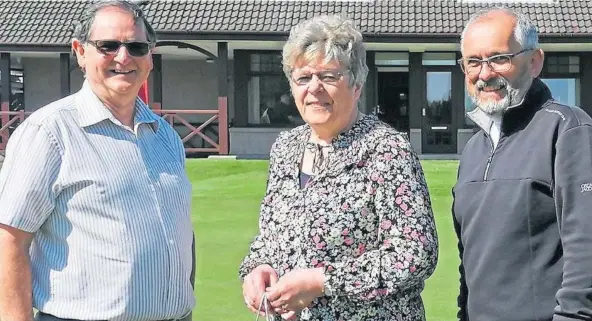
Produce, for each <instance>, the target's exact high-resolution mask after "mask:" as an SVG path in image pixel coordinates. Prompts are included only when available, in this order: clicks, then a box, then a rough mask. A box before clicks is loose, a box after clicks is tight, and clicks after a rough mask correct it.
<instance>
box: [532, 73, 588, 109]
mask: <svg viewBox="0 0 592 321" xmlns="http://www.w3.org/2000/svg"><path fill="white" fill-rule="evenodd" d="M541 80H542V81H543V82H544V83H545V84H546V85H547V86H548V87H549V89H550V90H551V94H552V95H553V98H555V100H557V101H559V102H560V103H563V104H566V105H570V106H579V105H580V81H579V79H577V78H546V79H545V78H544V79H541Z"/></svg>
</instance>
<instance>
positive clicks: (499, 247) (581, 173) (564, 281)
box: [453, 8, 592, 321]
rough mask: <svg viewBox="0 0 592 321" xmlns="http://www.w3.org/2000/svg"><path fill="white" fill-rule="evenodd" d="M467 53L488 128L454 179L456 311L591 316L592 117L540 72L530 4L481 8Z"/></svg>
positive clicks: (477, 113)
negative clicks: (525, 8) (561, 97)
mask: <svg viewBox="0 0 592 321" xmlns="http://www.w3.org/2000/svg"><path fill="white" fill-rule="evenodd" d="M461 52H462V57H463V58H462V59H460V60H459V64H460V65H461V67H462V69H463V72H464V73H465V76H466V85H467V89H468V91H469V94H470V95H471V98H472V100H473V102H474V104H475V105H476V108H475V109H474V110H473V111H471V112H469V113H468V115H469V117H470V118H471V119H473V121H475V123H477V124H478V125H479V126H480V127H481V131H480V132H478V133H477V134H475V135H474V136H473V137H472V138H471V140H470V141H469V142H468V143H467V145H466V147H465V149H464V151H463V153H462V156H461V160H460V167H459V172H458V181H457V183H456V185H455V187H454V189H453V196H454V204H453V218H454V225H455V229H456V232H457V235H458V239H459V251H460V258H461V265H460V268H459V270H460V276H461V279H460V281H461V286H460V295H459V298H458V304H459V308H460V309H459V313H458V317H459V319H460V320H471V321H494V320H495V321H498V320H500V321H501V320H503V321H534V320H538V321H541V320H553V321H560V320H561V321H567V320H572V321H573V320H592V120H591V118H590V117H589V116H588V115H587V114H586V113H585V112H584V111H582V110H581V109H579V108H577V107H573V106H566V105H564V104H561V103H559V102H557V101H554V100H553V98H552V96H551V92H550V91H549V89H548V88H547V86H545V84H544V83H543V82H542V81H541V80H540V79H539V78H538V76H539V74H540V72H541V69H542V66H543V60H544V53H543V51H542V50H541V49H539V48H538V36H537V31H536V28H535V26H534V25H533V24H532V23H531V22H530V21H529V20H528V19H527V18H526V17H525V16H523V15H522V14H519V13H516V12H513V11H510V10H507V9H503V8H495V9H487V10H486V11H482V12H479V13H477V14H476V15H474V16H473V17H472V19H471V20H470V21H469V22H468V24H467V26H466V27H465V30H464V31H463V34H462V38H461ZM585 90H588V89H585Z"/></svg>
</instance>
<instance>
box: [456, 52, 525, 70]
mask: <svg viewBox="0 0 592 321" xmlns="http://www.w3.org/2000/svg"><path fill="white" fill-rule="evenodd" d="M531 50H534V49H532V48H531V49H523V50H522V51H519V52H517V53H513V54H501V55H495V56H491V57H489V58H485V59H479V58H461V59H459V60H458V64H459V65H460V68H461V69H462V71H463V72H464V73H465V74H467V75H476V74H478V73H480V72H481V68H482V67H483V63H484V62H485V63H487V65H488V66H489V68H490V69H491V70H492V71H494V72H505V71H508V70H510V68H512V58H514V57H516V56H518V55H520V54H522V53H525V52H527V51H531Z"/></svg>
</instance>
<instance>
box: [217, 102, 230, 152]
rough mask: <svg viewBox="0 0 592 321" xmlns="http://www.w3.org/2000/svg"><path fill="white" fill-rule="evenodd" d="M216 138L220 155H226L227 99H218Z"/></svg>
mask: <svg viewBox="0 0 592 321" xmlns="http://www.w3.org/2000/svg"><path fill="white" fill-rule="evenodd" d="M218 112H219V114H218V138H219V140H220V150H219V153H220V155H228V98H227V97H218Z"/></svg>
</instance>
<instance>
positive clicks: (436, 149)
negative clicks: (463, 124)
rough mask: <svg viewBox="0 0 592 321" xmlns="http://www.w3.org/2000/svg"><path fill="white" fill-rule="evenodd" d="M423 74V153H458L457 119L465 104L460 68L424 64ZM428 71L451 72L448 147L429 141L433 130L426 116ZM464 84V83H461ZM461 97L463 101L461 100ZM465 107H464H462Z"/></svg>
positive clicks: (421, 112) (421, 111)
mask: <svg viewBox="0 0 592 321" xmlns="http://www.w3.org/2000/svg"><path fill="white" fill-rule="evenodd" d="M422 69H423V70H422V76H423V84H424V86H423V88H422V99H421V110H420V114H421V145H422V148H421V149H422V154H456V153H457V144H458V142H457V131H458V121H457V118H458V117H457V115H456V114H457V109H458V108H459V106H461V107H463V106H464V105H463V104H464V99H462V98H463V97H464V87H463V86H459V85H458V81H457V80H456V79H457V78H458V72H459V68H458V66H456V65H454V66H453V65H449V66H422ZM428 72H450V86H451V100H452V102H451V106H452V108H451V110H450V113H451V114H450V120H451V121H450V129H449V130H450V132H451V134H452V140H451V144H450V145H446V147H441V146H435V145H428V143H427V135H428V133H429V132H430V131H431V128H430V126H429V124H428V123H427V118H426V116H424V109H425V108H426V105H427V90H428V85H427V77H428ZM461 85H462V83H461ZM459 97H460V98H461V99H462V100H463V101H459ZM462 109H464V107H463V108H462Z"/></svg>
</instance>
